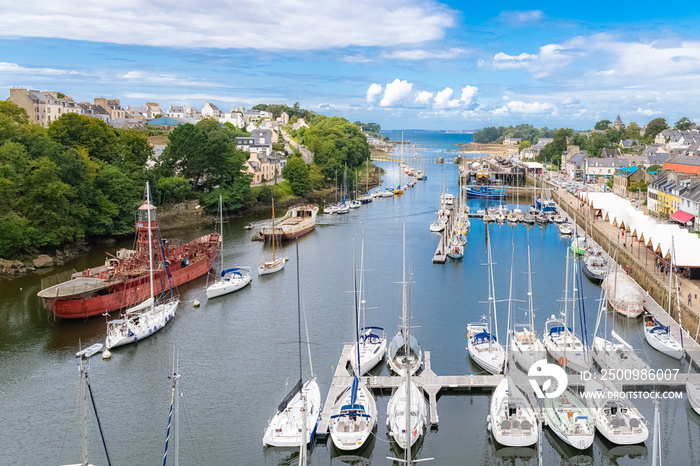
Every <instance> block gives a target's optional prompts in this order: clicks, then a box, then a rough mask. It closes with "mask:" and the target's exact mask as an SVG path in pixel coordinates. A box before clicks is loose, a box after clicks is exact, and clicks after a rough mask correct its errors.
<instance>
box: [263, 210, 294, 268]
mask: <svg viewBox="0 0 700 466" xmlns="http://www.w3.org/2000/svg"><path fill="white" fill-rule="evenodd" d="M276 242H277V239H276V238H275V200H274V199H272V260H269V261H263V262H261V263H260V264H258V275H267V274H271V273H275V272H279V271H280V270H282V268H283V267H284V263H285V262H287V258H286V257H277V258H276V257H275V243H276Z"/></svg>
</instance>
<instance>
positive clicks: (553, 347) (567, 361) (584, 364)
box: [543, 251, 590, 372]
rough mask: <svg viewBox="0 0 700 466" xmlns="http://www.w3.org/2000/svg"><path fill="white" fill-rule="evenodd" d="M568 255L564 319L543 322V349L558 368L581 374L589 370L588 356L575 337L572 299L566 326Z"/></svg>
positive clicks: (567, 258) (574, 276) (578, 339)
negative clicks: (569, 323)
mask: <svg viewBox="0 0 700 466" xmlns="http://www.w3.org/2000/svg"><path fill="white" fill-rule="evenodd" d="M572 275H573V283H576V268H575V267H574V272H573V274H572ZM575 294H576V287H574V290H573V295H574V296H575ZM569 301H570V300H569V254H568V251H567V254H566V274H565V285H564V311H563V312H562V314H563V315H564V319H563V320H562V319H560V318H557V317H555V316H554V314H552V316H551V317H550V318H549V319H547V321H546V322H545V328H544V335H543V339H544V347H545V349H546V350H547V352H548V353H549V355H550V356H552V357H553V358H554V359H555V360H556V361H557V362H559V365H560V366H567V367H569V369H571V370H573V371H576V372H583V371H587V370H589V369H590V363H589V361H588V356H587V354H586V349H585V348H584V346H583V343H582V342H581V339H580V338H579V337H578V336H577V335H576V332H575V331H574V329H575V322H576V320H575V318H574V315H575V314H574V312H573V310H574V309H573V307H574V306H573V301H574V299H573V298H572V299H571V301H572V310H571V311H572V312H571V316H572V322H573V323H572V327H569V326H568V315H569V313H568V308H569Z"/></svg>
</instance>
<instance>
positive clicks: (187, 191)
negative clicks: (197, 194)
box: [158, 176, 192, 202]
mask: <svg viewBox="0 0 700 466" xmlns="http://www.w3.org/2000/svg"><path fill="white" fill-rule="evenodd" d="M158 188H159V190H160V192H161V194H162V196H163V200H164V201H165V200H167V201H170V202H182V201H184V200H185V199H187V198H188V197H189V196H190V195H191V194H192V185H190V182H189V181H188V180H187V178H185V177H183V176H172V177H168V178H160V179H159V180H158Z"/></svg>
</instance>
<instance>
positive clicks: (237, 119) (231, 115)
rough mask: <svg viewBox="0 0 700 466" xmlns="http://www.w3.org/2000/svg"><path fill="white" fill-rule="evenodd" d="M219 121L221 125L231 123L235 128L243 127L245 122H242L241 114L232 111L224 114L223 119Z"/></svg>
mask: <svg viewBox="0 0 700 466" xmlns="http://www.w3.org/2000/svg"><path fill="white" fill-rule="evenodd" d="M219 121H221V123H231V124H232V125H233V126H235V127H236V128H243V127H245V121H244V120H243V114H242V113H241V112H233V111H232V112H228V113H224V116H223V118H221V119H220V120H219Z"/></svg>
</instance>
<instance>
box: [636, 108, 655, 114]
mask: <svg viewBox="0 0 700 466" xmlns="http://www.w3.org/2000/svg"><path fill="white" fill-rule="evenodd" d="M634 113H638V114H640V115H644V116H651V115H654V114H657V113H659V112H656V111H654V110H650V109H648V108H641V107H637V110H635V112H634Z"/></svg>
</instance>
